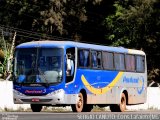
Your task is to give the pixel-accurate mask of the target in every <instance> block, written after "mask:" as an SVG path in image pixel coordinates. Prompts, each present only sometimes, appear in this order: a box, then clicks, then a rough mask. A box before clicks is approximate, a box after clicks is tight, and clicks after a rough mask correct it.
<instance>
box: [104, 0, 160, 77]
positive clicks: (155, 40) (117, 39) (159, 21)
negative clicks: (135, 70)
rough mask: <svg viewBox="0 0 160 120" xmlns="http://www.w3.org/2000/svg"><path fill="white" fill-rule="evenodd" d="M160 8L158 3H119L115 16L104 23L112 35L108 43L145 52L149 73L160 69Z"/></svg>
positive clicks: (155, 0)
mask: <svg viewBox="0 0 160 120" xmlns="http://www.w3.org/2000/svg"><path fill="white" fill-rule="evenodd" d="M126 5H127V6H126ZM159 5H160V1H158V0H136V1H132V2H131V1H129V0H123V1H116V2H115V4H114V6H115V8H116V12H115V13H114V14H112V15H110V16H107V17H106V20H105V25H106V27H107V29H108V31H109V32H108V33H107V34H106V39H107V40H108V41H109V42H110V43H111V44H112V45H114V46H125V47H129V48H136V49H143V50H144V51H145V52H146V54H147V61H148V69H149V73H151V72H152V71H153V70H154V69H157V68H158V69H159V68H160V63H159V61H158V59H159V58H160V54H159V52H158V51H159V49H160V47H159V43H160V41H159V37H160V32H159V29H160V17H159V14H160V8H159V7H158V6H159ZM152 73H153V72H152ZM149 75H150V74H149ZM149 78H151V77H149Z"/></svg>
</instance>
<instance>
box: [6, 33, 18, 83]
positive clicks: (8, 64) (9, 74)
mask: <svg viewBox="0 0 160 120" xmlns="http://www.w3.org/2000/svg"><path fill="white" fill-rule="evenodd" d="M15 39H16V32H14V36H13V40H12V45H11V49H10V55H9V57H8V59H7V74H8V76H7V78H6V80H9V79H10V78H11V76H12V74H11V71H10V70H11V69H10V68H11V61H12V58H13V49H14V46H15Z"/></svg>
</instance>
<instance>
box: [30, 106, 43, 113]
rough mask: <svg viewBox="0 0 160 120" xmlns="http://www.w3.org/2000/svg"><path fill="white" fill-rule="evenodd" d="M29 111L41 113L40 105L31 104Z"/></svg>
mask: <svg viewBox="0 0 160 120" xmlns="http://www.w3.org/2000/svg"><path fill="white" fill-rule="evenodd" d="M31 109H32V111H33V112H41V110H42V105H39V104H31Z"/></svg>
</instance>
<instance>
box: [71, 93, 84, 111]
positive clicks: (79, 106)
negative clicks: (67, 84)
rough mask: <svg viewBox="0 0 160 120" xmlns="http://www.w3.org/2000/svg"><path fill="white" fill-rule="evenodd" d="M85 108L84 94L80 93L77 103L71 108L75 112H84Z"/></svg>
mask: <svg viewBox="0 0 160 120" xmlns="http://www.w3.org/2000/svg"><path fill="white" fill-rule="evenodd" d="M83 107H84V97H83V94H82V93H79V94H78V100H77V103H76V104H73V105H71V108H72V111H73V112H82V111H83Z"/></svg>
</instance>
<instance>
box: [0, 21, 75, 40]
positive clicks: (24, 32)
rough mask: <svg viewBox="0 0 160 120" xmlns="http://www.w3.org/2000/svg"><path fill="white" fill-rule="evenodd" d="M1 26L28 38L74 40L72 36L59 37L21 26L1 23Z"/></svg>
mask: <svg viewBox="0 0 160 120" xmlns="http://www.w3.org/2000/svg"><path fill="white" fill-rule="evenodd" d="M0 28H2V29H9V30H13V31H16V32H17V35H18V36H22V37H28V38H33V39H37V38H38V39H41V38H43V39H50V40H55V39H56V40H72V39H71V38H70V39H69V38H63V37H58V36H51V35H47V34H43V33H37V32H30V31H28V30H24V29H19V28H15V27H8V26H5V25H1V24H0ZM34 36H35V37H34Z"/></svg>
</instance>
